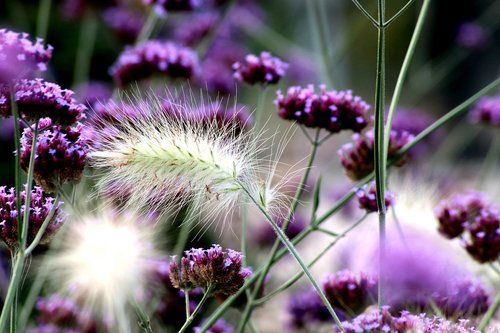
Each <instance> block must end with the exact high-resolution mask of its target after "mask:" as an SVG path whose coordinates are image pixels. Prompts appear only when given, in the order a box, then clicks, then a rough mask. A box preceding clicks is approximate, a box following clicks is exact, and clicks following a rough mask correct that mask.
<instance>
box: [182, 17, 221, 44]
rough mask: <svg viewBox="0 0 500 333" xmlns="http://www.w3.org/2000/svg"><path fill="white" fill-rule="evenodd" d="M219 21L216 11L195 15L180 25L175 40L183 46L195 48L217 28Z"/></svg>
mask: <svg viewBox="0 0 500 333" xmlns="http://www.w3.org/2000/svg"><path fill="white" fill-rule="evenodd" d="M219 20H220V18H219V14H218V13H217V12H215V11H209V12H204V13H200V14H195V15H193V17H190V19H189V20H185V21H183V22H181V23H180V24H179V25H178V27H177V28H176V29H175V39H176V40H177V41H178V42H179V43H181V44H182V45H186V46H195V45H197V44H198V43H199V42H200V41H202V40H203V38H204V37H205V36H207V35H208V34H209V33H210V32H211V31H212V30H213V29H214V28H215V27H216V26H217V22H218V21H219Z"/></svg>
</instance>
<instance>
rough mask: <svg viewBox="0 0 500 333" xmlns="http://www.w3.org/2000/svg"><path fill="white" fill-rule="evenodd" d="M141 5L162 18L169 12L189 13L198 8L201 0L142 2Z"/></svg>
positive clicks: (148, 0) (151, 0)
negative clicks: (149, 8) (150, 7)
mask: <svg viewBox="0 0 500 333" xmlns="http://www.w3.org/2000/svg"><path fill="white" fill-rule="evenodd" d="M142 3H143V4H144V5H146V6H152V7H153V8H154V10H155V12H156V13H157V14H158V15H162V16H163V15H165V14H166V13H167V12H169V11H191V10H193V9H196V8H198V7H200V6H201V4H202V3H203V0H142Z"/></svg>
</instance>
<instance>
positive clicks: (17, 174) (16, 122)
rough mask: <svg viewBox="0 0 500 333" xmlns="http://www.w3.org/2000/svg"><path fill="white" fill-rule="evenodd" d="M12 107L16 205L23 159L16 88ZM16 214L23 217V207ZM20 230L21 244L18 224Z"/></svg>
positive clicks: (18, 198)
mask: <svg viewBox="0 0 500 333" xmlns="http://www.w3.org/2000/svg"><path fill="white" fill-rule="evenodd" d="M10 107H11V111H12V117H13V118H14V144H15V149H16V156H15V167H14V173H15V176H14V177H15V178H14V179H15V180H14V181H15V185H14V186H15V188H16V203H17V202H21V162H20V157H21V138H20V131H21V128H20V126H19V110H18V108H17V103H16V92H15V91H14V87H11V89H10ZM16 212H17V216H21V205H17V204H16ZM17 227H18V230H17V240H18V242H19V243H21V238H22V225H20V224H19V223H18V226H17Z"/></svg>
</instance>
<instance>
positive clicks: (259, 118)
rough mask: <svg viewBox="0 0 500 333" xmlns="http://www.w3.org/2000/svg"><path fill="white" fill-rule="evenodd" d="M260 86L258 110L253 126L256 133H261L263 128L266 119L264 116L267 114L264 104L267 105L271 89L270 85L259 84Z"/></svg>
mask: <svg viewBox="0 0 500 333" xmlns="http://www.w3.org/2000/svg"><path fill="white" fill-rule="evenodd" d="M258 88H259V90H260V91H259V99H258V101H257V110H255V121H254V125H253V128H254V129H255V130H254V133H259V132H261V131H262V129H263V123H262V122H263V120H264V117H265V116H266V113H265V107H264V106H265V105H266V95H267V92H268V91H269V86H268V85H265V86H259V87H258Z"/></svg>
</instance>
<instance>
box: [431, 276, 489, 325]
mask: <svg viewBox="0 0 500 333" xmlns="http://www.w3.org/2000/svg"><path fill="white" fill-rule="evenodd" d="M434 299H435V302H436V304H437V305H438V306H439V308H440V309H441V311H442V312H443V313H444V314H445V315H446V316H447V317H451V318H462V317H470V316H474V317H477V316H481V315H483V314H484V313H486V311H487V310H488V308H489V306H490V302H489V295H488V292H487V291H486V289H485V288H484V286H483V285H482V284H481V283H480V282H478V281H473V280H470V279H461V280H457V281H455V282H454V283H453V284H451V286H450V287H449V288H448V289H447V290H446V291H445V293H444V294H437V295H435V296H434Z"/></svg>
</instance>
